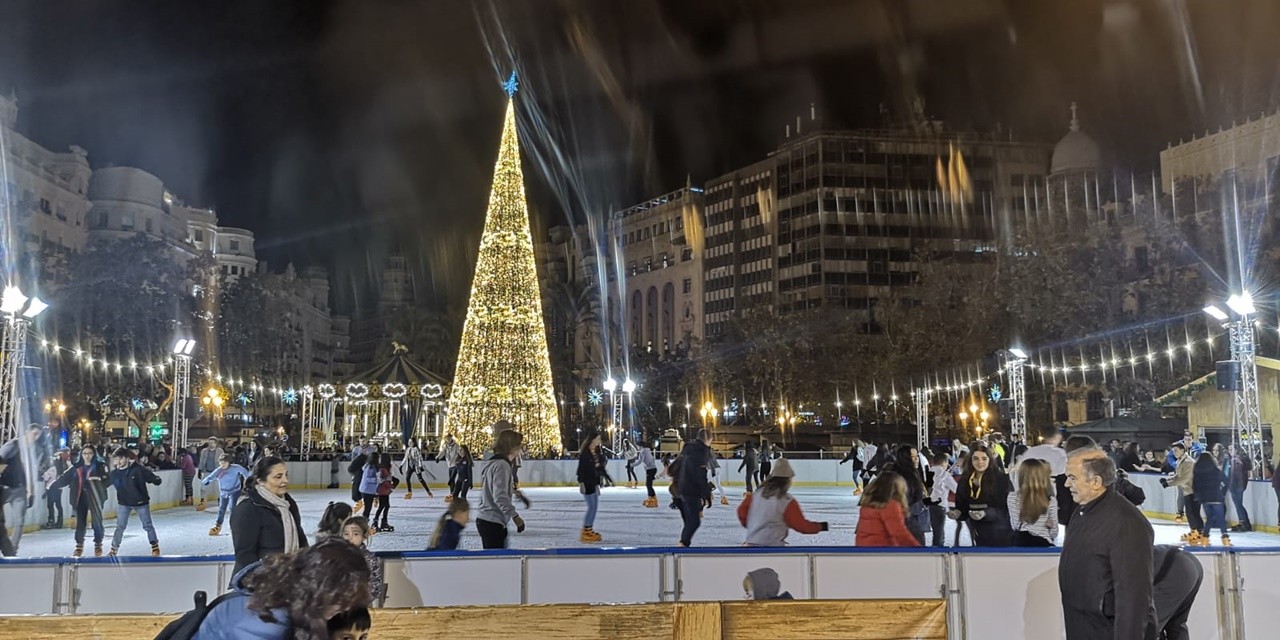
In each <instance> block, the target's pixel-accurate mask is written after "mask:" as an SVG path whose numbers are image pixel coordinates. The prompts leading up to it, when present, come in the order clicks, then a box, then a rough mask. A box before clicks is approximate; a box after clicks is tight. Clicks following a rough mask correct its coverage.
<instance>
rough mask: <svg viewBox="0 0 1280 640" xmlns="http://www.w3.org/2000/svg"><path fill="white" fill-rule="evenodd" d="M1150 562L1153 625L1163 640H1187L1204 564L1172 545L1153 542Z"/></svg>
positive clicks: (1189, 636) (1202, 578) (1202, 577)
mask: <svg viewBox="0 0 1280 640" xmlns="http://www.w3.org/2000/svg"><path fill="white" fill-rule="evenodd" d="M1151 566H1152V567H1154V568H1155V576H1154V577H1153V580H1152V582H1153V584H1152V586H1151V596H1152V600H1154V601H1155V605H1156V628H1158V629H1159V630H1160V636H1159V637H1160V638H1161V639H1162V640H1190V638H1191V634H1190V633H1189V632H1188V631H1187V617H1188V616H1190V615H1191V606H1192V605H1193V604H1195V601H1196V594H1198V593H1199V592H1200V583H1201V582H1202V581H1204V567H1202V566H1200V561H1199V560H1197V559H1196V558H1195V556H1193V555H1191V554H1190V553H1187V552H1185V551H1183V550H1182V549H1179V548H1178V547H1175V546H1173V545H1167V544H1159V545H1156V547H1155V550H1154V551H1153V553H1152V558H1151Z"/></svg>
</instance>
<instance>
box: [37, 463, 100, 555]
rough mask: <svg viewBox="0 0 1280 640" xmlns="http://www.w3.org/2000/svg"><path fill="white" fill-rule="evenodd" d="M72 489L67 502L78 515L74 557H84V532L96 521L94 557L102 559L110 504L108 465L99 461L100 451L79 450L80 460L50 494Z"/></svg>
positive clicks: (51, 488)
mask: <svg viewBox="0 0 1280 640" xmlns="http://www.w3.org/2000/svg"><path fill="white" fill-rule="evenodd" d="M62 487H70V491H68V495H67V501H68V502H70V503H71V509H72V511H74V512H75V515H76V550H75V553H73V554H72V555H73V556H75V557H77V558H78V557H80V556H81V555H82V554H84V528H85V525H86V524H88V521H89V519H90V517H92V518H93V555H95V556H100V555H102V539H103V538H104V537H106V531H105V529H104V528H103V526H102V505H103V504H104V503H106V501H107V464H106V462H104V461H103V460H102V458H99V457H98V450H97V449H95V448H94V447H93V445H91V444H86V445H84V446H83V447H81V448H80V459H79V460H76V461H75V464H73V465H71V468H70V469H67V470H66V471H65V472H63V474H62V475H61V476H59V477H58V479H57V480H54V481H53V483H52V484H50V485H49V490H51V491H52V490H54V489H61V488H62Z"/></svg>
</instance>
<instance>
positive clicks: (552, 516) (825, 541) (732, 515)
mask: <svg viewBox="0 0 1280 640" xmlns="http://www.w3.org/2000/svg"><path fill="white" fill-rule="evenodd" d="M433 489H434V487H433ZM440 489H441V490H438V491H436V494H435V495H436V497H435V498H428V497H427V495H426V493H424V492H421V491H415V492H414V494H413V499H412V500H405V499H404V491H403V490H400V491H397V492H396V493H395V494H394V495H393V496H392V499H391V518H390V520H391V524H392V525H393V526H395V528H396V530H395V532H393V533H380V534H377V535H376V536H375V537H374V540H373V542H372V544H371V547H372V548H373V549H374V550H375V551H416V550H421V549H424V548H425V547H426V544H427V540H428V538H429V537H430V535H431V531H432V528H433V527H434V526H435V523H436V520H437V519H438V518H439V517H440V515H441V514H443V513H444V510H445V504H444V501H443V500H442V496H444V495H445V494H446V493H447V490H444V488H443V487H441V488H440ZM657 490H658V499H659V503H660V506H659V508H657V509H650V508H645V507H644V506H643V505H642V502H643V501H644V498H645V491H644V488H643V486H642V487H641V488H638V489H627V488H624V487H610V488H607V489H604V490H603V492H602V494H601V498H600V509H599V513H598V514H597V516H596V522H595V529H596V531H598V532H600V534H601V535H603V536H604V542H603V543H599V544H592V545H588V544H584V543H581V542H579V541H578V533H579V531H580V529H581V527H582V516H583V513H584V511H585V506H584V504H583V502H582V496H581V495H579V494H578V491H577V489H576V488H573V487H549V488H538V487H533V488H528V489H525V490H524V491H525V494H526V495H527V496H528V497H529V499H530V500H532V501H533V506H532V508H529V509H523V508H520V513H521V516H522V517H523V518H524V520H525V522H526V524H527V525H528V528H527V529H526V530H525V532H524V533H521V534H517V533H515V527H514V525H513V526H512V527H511V537H510V538H509V541H510V545H511V547H512V548H524V549H541V548H556V547H586V546H594V547H615V546H631V547H634V546H674V545H675V544H676V543H677V541H678V540H679V537H680V526H681V522H680V514H679V513H678V512H677V511H674V510H672V509H668V508H667V504H668V503H669V502H670V497H669V495H668V494H667V491H666V487H658V488H657ZM726 495H727V496H728V497H729V500H730V504H729V506H723V505H721V504H720V503H719V501H718V499H717V502H716V503H715V505H714V506H713V507H712V508H711V509H708V510H706V511H705V512H704V513H705V518H704V520H703V522H702V527H701V528H700V529H699V530H698V533H697V535H696V536H695V537H694V545H695V546H737V545H740V544H742V540H743V537H744V533H745V530H744V529H743V528H742V527H741V526H740V525H739V524H738V519H737V515H736V510H737V507H738V504H739V503H740V502H741V499H742V489H741V488H728V489H726ZM792 495H794V496H795V497H796V499H797V500H798V501H799V502H800V506H801V508H802V509H803V510H804V513H805V516H806V517H808V518H809V519H810V520H815V521H818V520H825V521H827V522H830V523H831V530H830V531H828V532H825V533H819V534H817V535H812V536H809V535H803V534H799V533H796V532H794V531H793V532H791V534H790V535H789V536H788V538H787V540H788V542H789V543H790V544H791V545H792V546H807V545H841V546H845V545H852V544H853V540H854V527H855V526H856V524H857V519H858V507H857V498H855V497H854V496H853V495H852V492H851V491H850V489H848V488H843V487H821V488H814V487H797V488H795V489H793V490H792ZM293 497H294V499H295V500H297V501H298V506H299V508H300V509H301V511H302V520H303V525H304V526H305V527H306V529H307V531H308V537H309V538H310V537H313V536H312V533H311V532H313V531H314V530H315V527H316V524H317V523H318V522H319V520H320V514H321V513H322V512H323V511H324V508H325V506H326V505H327V504H328V503H329V501H331V500H344V501H347V502H350V498H351V496H350V489H349V488H344V489H334V490H310V491H298V492H296V493H293ZM471 498H472V506H473V508H474V507H475V506H476V504H477V503H478V501H479V499H480V494H479V491H474V490H473V491H472V493H471ZM517 507H518V508H519V505H517ZM216 515H217V506H216V505H210V507H209V509H208V510H207V511H203V512H199V511H196V510H195V508H194V507H177V508H173V509H166V510H163V511H158V512H156V513H155V524H156V530H157V532H158V534H159V536H160V548H161V550H162V551H163V553H164V554H165V555H230V554H231V553H232V547H231V527H230V526H229V523H224V525H223V528H222V534H221V535H219V536H216V537H212V536H209V535H208V532H209V528H210V527H211V526H213V523H214V520H215V517H216ZM106 524H107V545H108V546H109V545H110V538H111V534H112V530H113V527H114V526H115V522H114V520H108V522H107V523H106ZM953 524H954V523H952V522H951V521H948V530H947V531H948V532H947V543H948V545H949V544H950V543H951V541H952V537H953V536H954V533H953V532H954V529H953V528H952V527H953ZM1152 524H1153V526H1154V528H1155V534H1156V542H1157V543H1168V544H1176V543H1177V542H1178V536H1180V535H1181V534H1182V533H1185V532H1186V531H1187V528H1186V526H1185V525H1175V524H1173V523H1172V522H1170V521H1164V520H1153V521H1152ZM72 533H73V530H72V529H71V528H66V529H61V530H53V531H37V532H33V533H28V534H26V535H25V536H23V538H22V547H21V549H20V551H19V555H20V556H21V557H28V558H30V557H42V556H69V555H70V554H71V551H72V549H73V547H74V545H75V543H74V541H73V537H72ZM86 533H87V536H86V538H87V540H86V546H87V547H88V548H87V549H86V551H87V552H88V553H92V544H93V542H92V536H93V533H92V529H90V530H89V531H87V532H86ZM1231 539H1232V542H1233V543H1234V544H1235V545H1236V546H1238V547H1264V546H1280V536H1277V535H1273V534H1267V533H1236V534H1232V536H1231ZM1215 540H1216V538H1215ZM1059 541H1061V540H1059ZM968 544H969V538H968V536H967V535H962V536H961V545H962V546H967V545H968ZM462 545H463V548H466V549H479V548H480V539H479V537H478V536H477V535H476V533H475V528H474V525H471V526H468V528H467V530H466V532H464V534H463V543H462ZM120 552H121V555H147V554H148V553H150V547H149V546H148V545H147V541H146V533H145V532H144V531H143V530H142V526H141V525H140V524H139V523H138V520H137V518H136V517H135V518H133V520H132V521H131V522H130V523H129V529H128V532H127V533H126V534H125V538H124V544H123V545H122V547H121V549H120Z"/></svg>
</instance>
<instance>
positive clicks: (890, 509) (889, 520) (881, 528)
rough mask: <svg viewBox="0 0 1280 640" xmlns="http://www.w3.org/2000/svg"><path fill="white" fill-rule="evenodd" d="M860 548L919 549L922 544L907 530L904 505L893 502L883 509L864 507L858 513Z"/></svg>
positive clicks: (858, 540) (857, 540) (858, 542)
mask: <svg viewBox="0 0 1280 640" xmlns="http://www.w3.org/2000/svg"><path fill="white" fill-rule="evenodd" d="M856 544H857V545H858V546H859V547H918V546H920V542H919V541H918V540H916V537H915V536H913V535H911V531H910V530H908V529H907V517H906V514H905V513H904V512H903V510H902V505H901V504H898V502H897V501H892V502H890V503H889V504H887V505H885V507H884V508H883V509H875V508H872V507H862V508H861V509H860V510H859V511H858V533H857V538H856Z"/></svg>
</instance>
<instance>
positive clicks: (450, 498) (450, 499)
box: [444, 496, 453, 504]
mask: <svg viewBox="0 0 1280 640" xmlns="http://www.w3.org/2000/svg"><path fill="white" fill-rule="evenodd" d="M450 502H453V496H445V497H444V503H445V504H449V503H450Z"/></svg>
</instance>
